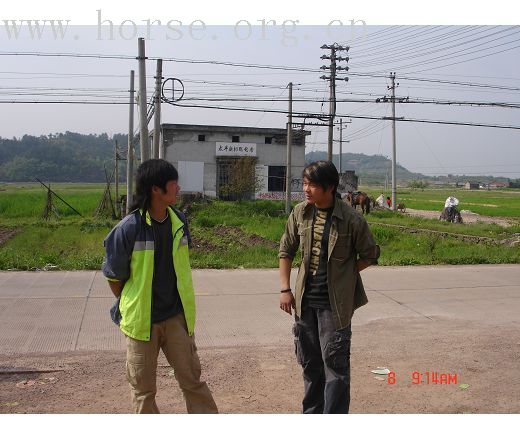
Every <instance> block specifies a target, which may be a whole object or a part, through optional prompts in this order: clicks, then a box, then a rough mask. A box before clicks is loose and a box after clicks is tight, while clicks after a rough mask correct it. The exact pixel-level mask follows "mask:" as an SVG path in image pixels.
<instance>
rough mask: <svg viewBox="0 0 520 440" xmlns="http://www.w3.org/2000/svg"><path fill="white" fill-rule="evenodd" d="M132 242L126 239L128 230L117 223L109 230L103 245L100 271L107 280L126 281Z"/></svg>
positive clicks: (128, 273)
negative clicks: (103, 256) (103, 255)
mask: <svg viewBox="0 0 520 440" xmlns="http://www.w3.org/2000/svg"><path fill="white" fill-rule="evenodd" d="M133 245H134V243H131V242H130V240H129V239H128V231H126V230H125V228H124V227H123V225H121V224H118V225H117V226H115V227H114V229H112V231H110V233H109V234H108V235H107V237H106V238H105V240H104V241H103V246H104V247H105V258H104V260H103V266H102V271H103V275H104V276H105V278H107V279H108V280H109V281H126V280H128V278H130V258H131V256H132V249H133Z"/></svg>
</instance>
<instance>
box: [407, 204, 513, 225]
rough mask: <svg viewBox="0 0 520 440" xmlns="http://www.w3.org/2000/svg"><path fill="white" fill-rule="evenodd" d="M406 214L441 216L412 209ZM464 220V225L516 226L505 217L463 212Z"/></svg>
mask: <svg viewBox="0 0 520 440" xmlns="http://www.w3.org/2000/svg"><path fill="white" fill-rule="evenodd" d="M405 214H407V215H411V216H415V217H424V218H433V219H438V218H439V215H440V211H424V210H420V209H411V208H406V212H405ZM461 215H462V220H463V221H464V223H476V222H484V223H496V224H498V225H500V226H504V227H508V226H512V225H514V224H515V222H514V221H513V220H511V219H508V218H504V217H490V216H485V215H480V214H475V213H473V212H465V211H462V212H461Z"/></svg>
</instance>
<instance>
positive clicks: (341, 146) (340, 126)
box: [339, 119, 352, 174]
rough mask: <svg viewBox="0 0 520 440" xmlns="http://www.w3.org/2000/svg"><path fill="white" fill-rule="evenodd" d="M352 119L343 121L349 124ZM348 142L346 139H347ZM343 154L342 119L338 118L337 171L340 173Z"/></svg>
mask: <svg viewBox="0 0 520 440" xmlns="http://www.w3.org/2000/svg"><path fill="white" fill-rule="evenodd" d="M350 123H352V121H349V122H345V124H350ZM347 142H348V141H347ZM342 155H343V119H340V120H339V173H340V174H341V173H342V170H343V167H342V166H341V164H342V157H341V156H342Z"/></svg>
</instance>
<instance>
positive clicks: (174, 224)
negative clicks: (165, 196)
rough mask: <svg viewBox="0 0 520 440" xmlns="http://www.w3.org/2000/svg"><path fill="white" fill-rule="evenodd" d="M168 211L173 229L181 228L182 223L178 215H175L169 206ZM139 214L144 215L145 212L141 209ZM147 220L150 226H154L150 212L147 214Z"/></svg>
mask: <svg viewBox="0 0 520 440" xmlns="http://www.w3.org/2000/svg"><path fill="white" fill-rule="evenodd" d="M167 210H168V214H170V219H171V221H172V228H174V229H177V228H179V227H180V226H181V225H180V224H179V223H181V224H182V221H181V220H180V219H179V217H178V216H177V214H175V211H174V210H173V209H172V208H170V207H169V206H168V208H167ZM139 212H140V213H141V215H143V210H142V209H140V210H139ZM145 219H146V224H147V225H148V226H152V218H151V216H150V213H149V212H148V211H146V212H145Z"/></svg>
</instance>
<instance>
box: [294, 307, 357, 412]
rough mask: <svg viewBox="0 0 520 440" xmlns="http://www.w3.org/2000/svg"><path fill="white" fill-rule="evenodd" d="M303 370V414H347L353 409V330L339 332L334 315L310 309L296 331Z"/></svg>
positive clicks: (298, 319)
mask: <svg viewBox="0 0 520 440" xmlns="http://www.w3.org/2000/svg"><path fill="white" fill-rule="evenodd" d="M293 333H294V343H295V348H296V358H297V361H298V363H299V364H300V365H301V366H302V368H303V383H304V397H303V402H302V412H303V413H314V414H316V413H325V414H347V413H348V411H349V405H350V340H351V337H352V331H351V326H350V325H349V326H348V327H345V328H343V329H341V330H337V331H336V330H335V327H334V322H333V320H332V312H331V311H330V310H325V309H315V308H312V307H306V308H305V309H303V310H302V313H301V317H300V318H298V317H296V322H295V324H294V327H293Z"/></svg>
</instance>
